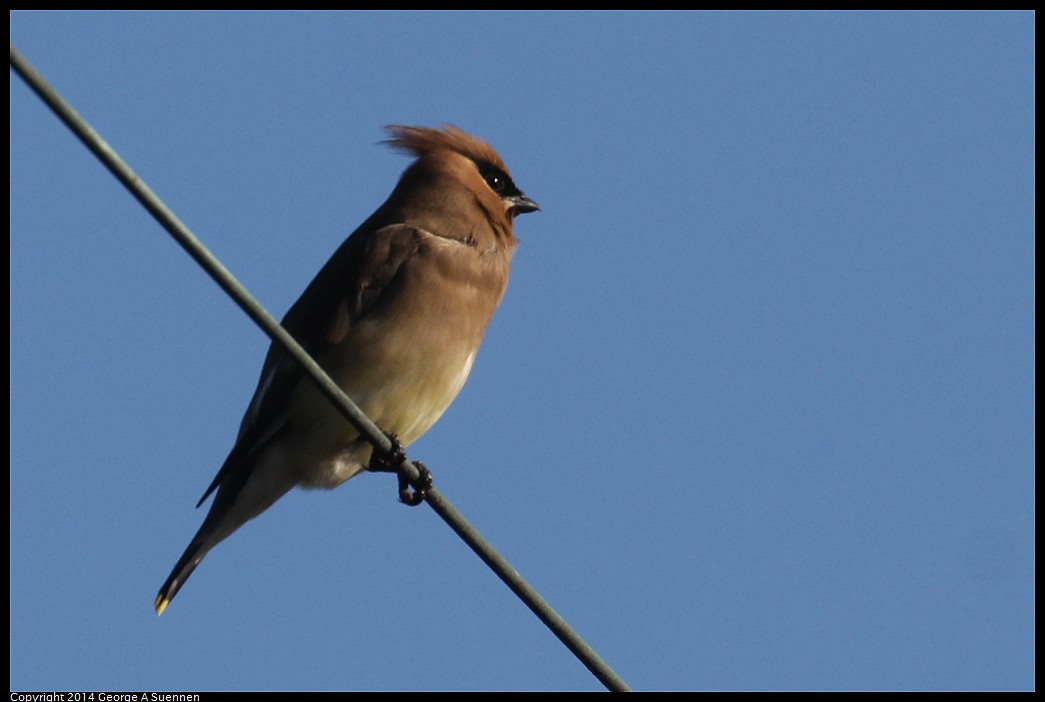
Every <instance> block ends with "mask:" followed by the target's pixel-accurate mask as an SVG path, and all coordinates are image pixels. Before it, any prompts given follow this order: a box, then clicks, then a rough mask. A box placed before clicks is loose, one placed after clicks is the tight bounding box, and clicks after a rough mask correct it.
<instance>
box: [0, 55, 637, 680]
mask: <svg viewBox="0 0 1045 702" xmlns="http://www.w3.org/2000/svg"><path fill="white" fill-rule="evenodd" d="M11 67H12V68H13V69H14V70H15V72H16V73H17V74H18V75H19V76H20V77H21V78H22V80H24V81H25V82H26V84H27V85H28V86H29V87H30V88H31V89H32V90H33V92H35V93H36V94H37V96H38V97H39V98H40V99H41V100H43V101H44V103H45V104H47V106H48V107H50V108H51V111H52V112H54V113H55V115H57V117H58V118H59V119H60V120H62V122H64V123H65V125H66V126H67V127H68V128H69V129H70V130H71V131H72V132H73V133H74V134H75V135H76V136H77V137H78V138H79V139H80V141H81V142H83V144H84V146H86V147H87V148H88V149H89V150H90V151H91V152H92V153H93V154H94V155H95V156H97V157H98V159H99V160H100V161H101V162H102V164H103V165H104V166H105V167H106V168H108V169H109V171H110V172H111V173H112V174H113V175H114V176H116V179H117V180H119V181H120V182H121V183H123V185H124V187H126V188H127V190H128V191H130V193H131V195H133V196H134V198H135V199H136V200H138V202H140V203H141V204H142V206H143V207H144V208H145V209H146V210H148V211H149V213H150V214H152V216H153V218H155V219H156V221H157V222H159V223H160V226H162V227H163V228H164V229H166V230H167V232H168V233H169V234H170V235H171V236H172V237H173V238H174V240H175V241H177V242H178V244H179V245H180V246H181V247H182V248H183V249H185V251H186V253H188V254H189V255H190V256H191V257H192V258H193V259H194V260H195V261H196V262H197V263H198V264H200V266H201V267H202V268H203V269H204V270H205V271H206V272H207V274H208V275H209V276H210V277H211V278H213V279H214V281H215V282H216V283H217V284H218V285H219V286H220V287H221V289H222V290H224V291H225V292H226V293H227V294H228V295H229V297H231V298H232V299H233V301H234V302H235V303H236V304H237V305H239V306H240V308H241V309H242V310H243V311H244V312H246V313H247V316H248V317H250V318H251V319H253V320H254V322H255V324H257V325H258V326H259V327H261V329H262V330H263V331H264V332H265V333H266V334H268V336H269V337H271V338H272V340H273V341H274V342H276V343H278V344H280V345H281V346H283V347H284V348H285V349H286V351H287V353H289V354H290V356H291V357H292V358H293V359H294V360H295V361H297V362H298V363H299V364H300V365H301V367H302V368H303V369H304V370H305V373H306V374H307V375H308V376H309V378H311V379H312V382H314V383H315V384H316V386H317V387H318V388H319V389H320V391H321V392H322V393H323V394H324V395H326V397H327V399H329V400H330V402H332V403H333V404H334V406H335V407H336V408H337V409H338V411H340V412H341V414H343V415H344V416H345V418H346V419H347V420H348V421H349V422H350V423H351V424H352V426H354V427H355V428H356V429H358V430H359V432H360V434H361V435H363V436H364V437H366V438H367V440H368V441H370V443H371V444H373V446H374V447H375V448H376V449H377V450H379V451H383V452H388V451H389V450H391V449H392V443H391V441H389V439H388V437H387V436H385V434H384V432H382V431H381V430H380V429H379V428H378V426H377V425H376V424H374V423H373V422H372V421H370V419H369V418H368V417H367V416H366V415H365V414H363V412H362V411H361V410H360V409H359V408H358V407H356V405H355V403H353V402H352V400H351V399H350V398H349V397H348V396H347V395H345V393H344V392H343V391H342V390H341V388H340V387H338V385H337V384H336V383H335V382H334V381H333V380H331V379H330V377H329V376H328V375H327V374H326V373H325V372H324V371H323V369H322V368H320V366H319V364H317V363H316V362H315V361H314V360H313V359H312V357H311V356H309V355H308V353H307V352H306V351H305V350H304V349H303V348H302V347H301V345H300V344H298V343H297V341H295V340H294V338H293V337H292V336H291V335H290V334H289V333H287V331H286V330H285V329H284V328H283V327H282V326H281V325H280V324H279V322H278V321H276V319H275V317H273V316H272V315H271V314H269V313H268V311H267V310H266V309H265V308H264V307H263V306H262V305H261V303H260V302H258V301H257V300H256V299H255V298H254V297H253V296H252V295H251V294H250V292H248V291H247V289H246V288H245V287H244V286H243V285H242V284H241V283H240V282H239V281H238V280H236V278H235V276H233V275H232V273H231V272H230V271H229V270H228V269H227V268H226V267H225V266H224V265H223V264H222V263H221V261H219V260H218V258H217V257H216V256H214V254H212V253H211V252H210V251H209V250H208V249H207V247H206V246H204V245H203V243H202V242H200V240H199V239H197V238H196V236H195V235H193V233H192V232H191V231H189V228H188V227H186V226H185V225H184V224H183V223H182V222H181V220H179V219H178V217H177V216H176V215H175V214H174V213H173V212H171V211H170V210H169V209H168V208H167V206H166V205H165V204H164V203H163V201H162V200H160V198H159V197H158V196H157V195H156V194H155V193H154V192H153V191H152V190H151V189H150V188H149V186H148V185H146V184H145V182H144V181H143V180H142V179H141V178H139V177H138V175H137V174H136V173H135V172H134V171H133V170H131V168H130V166H128V165H127V163H126V162H125V161H124V160H123V159H122V158H120V156H119V155H118V154H117V153H116V151H115V150H113V148H112V147H111V146H109V144H108V143H106V141H105V140H104V139H102V137H101V135H99V134H98V132H96V131H95V130H94V129H93V128H92V127H91V126H90V124H88V123H87V121H86V120H84V119H83V118H82V117H80V115H79V114H77V112H76V110H74V109H73V108H72V106H71V105H69V103H67V102H66V101H65V100H64V99H63V98H62V96H61V95H59V94H58V92H57V91H56V90H55V89H54V88H53V87H51V85H50V84H49V83H48V82H47V81H46V80H44V78H43V76H41V75H40V74H39V73H38V72H37V71H36V69H34V68H33V67H32V66H31V65H30V64H29V62H28V61H26V60H25V58H24V57H22V55H21V54H20V53H18V51H17V50H16V49H15V47H14V44H11ZM399 473H400V476H402V477H404V478H405V479H406V480H407V481H409V482H410V483H411V484H415V483H418V481H419V480H420V478H421V475H420V472H419V471H418V469H417V467H416V466H415V465H414V464H413V463H411V462H410V461H408V460H406V459H404V460H403V463H402V465H401V466H399ZM425 501H426V502H427V503H428V504H429V505H430V506H431V507H432V509H433V510H435V512H436V514H438V515H439V516H440V517H441V518H442V519H443V521H444V522H446V523H447V524H448V525H449V526H450V528H451V529H453V530H454V532H455V533H457V535H458V536H460V537H461V539H462V540H463V541H464V542H465V543H466V544H467V545H468V546H469V548H471V549H472V550H473V551H475V553H476V554H477V555H478V556H479V558H481V559H482V560H483V562H484V563H486V565H487V566H489V567H490V568H491V569H492V570H493V571H494V573H496V574H497V577H499V578H500V579H501V580H502V581H503V582H504V584H505V585H507V586H508V587H509V589H511V591H512V592H514V593H515V594H516V596H517V597H519V598H520V599H521V600H522V601H523V603H524V604H525V605H526V606H527V607H529V608H530V610H531V611H532V612H533V613H534V614H536V615H537V617H538V618H539V619H540V620H541V621H542V622H544V625H545V626H547V627H548V628H549V629H550V630H551V631H552V633H554V634H555V635H556V636H557V637H558V638H559V640H560V641H562V642H563V644H565V645H566V647H567V648H568V649H570V651H572V652H573V654H574V655H575V656H576V657H577V658H578V659H579V660H580V661H581V662H582V663H583V664H584V665H585V666H586V667H587V668H588V670H590V671H591V672H592V674H593V675H594V676H595V677H596V678H598V679H599V681H600V682H601V683H602V684H603V685H605V686H606V688H607V689H609V690H612V691H617V692H628V691H630V689H631V688H629V687H628V685H627V683H625V682H624V680H623V679H621V678H620V676H618V675H617V674H616V673H615V672H614V671H613V669H612V668H610V667H609V665H607V664H606V662H605V661H603V660H602V658H600V657H599V655H598V654H597V653H596V652H595V651H594V649H592V648H591V646H589V645H588V644H587V643H586V642H585V641H584V639H582V638H581V637H580V635H579V634H577V632H576V631H574V630H573V629H572V628H571V627H570V625H569V624H568V623H567V622H566V620H565V619H563V618H562V617H561V616H560V615H559V614H558V612H556V611H555V610H554V609H553V608H552V606H551V605H550V604H548V603H547V602H546V601H545V600H544V598H542V597H541V596H540V594H538V592H537V591H536V590H535V589H534V588H533V587H532V586H531V585H530V584H529V583H528V582H526V580H524V579H523V577H522V576H521V575H520V574H519V573H518V572H517V571H516V570H515V568H513V567H512V566H511V564H510V563H508V561H507V560H505V559H504V557H503V556H501V554H500V553H498V552H497V550H496V549H494V547H493V546H491V545H490V543H489V542H487V541H486V539H484V538H483V537H482V535H481V534H480V533H479V532H478V531H477V530H476V529H475V527H473V526H472V525H471V524H470V523H469V522H468V520H467V519H465V518H464V517H463V516H462V515H461V513H460V512H458V511H457V510H456V509H455V508H454V506H453V505H452V504H451V503H450V501H449V500H448V499H446V498H445V497H444V496H443V495H442V493H440V492H439V491H438V490H436V489H435V488H427V489H426V492H425Z"/></svg>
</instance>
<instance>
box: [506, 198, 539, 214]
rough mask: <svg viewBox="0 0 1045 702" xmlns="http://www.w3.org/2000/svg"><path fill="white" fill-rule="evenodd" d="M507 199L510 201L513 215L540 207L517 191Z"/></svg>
mask: <svg viewBox="0 0 1045 702" xmlns="http://www.w3.org/2000/svg"><path fill="white" fill-rule="evenodd" d="M508 201H509V202H510V203H512V207H511V211H512V214H513V215H517V214H526V213H527V212H537V211H539V210H540V209H541V208H540V206H539V205H538V204H537V203H536V202H534V201H533V200H531V199H530V198H528V197H526V196H525V195H523V194H522V193H519V194H518V195H516V196H514V197H511V198H509V199H508Z"/></svg>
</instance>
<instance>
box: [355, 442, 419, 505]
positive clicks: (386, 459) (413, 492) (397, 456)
mask: <svg viewBox="0 0 1045 702" xmlns="http://www.w3.org/2000/svg"><path fill="white" fill-rule="evenodd" d="M385 436H387V437H388V440H389V441H390V442H392V448H390V449H389V450H388V451H382V450H380V449H377V448H375V449H374V450H373V452H372V453H371V454H370V463H369V464H368V465H367V470H369V471H372V472H375V473H395V474H396V475H397V476H398V477H399V501H400V502H402V503H403V504H404V505H409V506H411V507H416V506H417V505H419V504H421V503H422V502H424V501H425V496H426V495H427V493H428V490H429V489H430V488H431V487H432V473H431V471H429V470H428V469H427V468H425V466H424V464H423V463H421V461H412V463H413V465H414V467H415V468H417V472H418V473H420V476H418V478H417V480H415V481H414V482H413V483H411V482H410V481H409V480H408V479H407V477H406V475H404V474H403V471H402V470H400V466H402V465H403V461H405V460H406V451H405V450H403V444H402V443H400V441H399V437H398V436H396V435H395V434H390V433H385Z"/></svg>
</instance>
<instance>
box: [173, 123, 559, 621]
mask: <svg viewBox="0 0 1045 702" xmlns="http://www.w3.org/2000/svg"><path fill="white" fill-rule="evenodd" d="M385 129H386V131H387V133H388V138H387V139H385V140H384V141H383V142H382V143H384V144H387V145H388V146H390V147H392V148H393V149H395V150H396V151H399V152H402V153H405V154H407V155H410V156H413V157H414V160H413V162H412V163H411V164H410V165H409V166H408V167H407V168H406V170H405V171H404V172H403V174H402V176H401V177H400V178H399V181H398V183H397V184H396V186H395V188H393V190H392V193H391V194H390V195H389V196H388V199H387V200H385V202H384V203H383V204H382V205H381V206H380V207H378V209H377V210H376V211H375V212H374V213H373V214H372V215H370V217H368V218H367V219H366V220H365V221H364V222H363V223H362V224H361V225H360V226H359V227H358V228H357V229H356V230H355V231H354V232H352V234H351V235H349V236H348V238H347V239H345V241H344V242H343V243H342V244H341V245H340V246H339V247H338V248H337V250H336V251H335V252H334V254H333V255H332V256H331V258H330V259H329V260H328V261H327V263H326V264H325V265H324V266H323V267H322V268H321V269H320V271H319V273H318V274H316V277H315V278H314V279H313V280H312V282H311V283H310V284H309V285H308V287H306V288H305V291H304V292H303V293H302V294H301V297H300V298H298V300H297V301H296V302H295V303H294V304H293V305H292V306H291V307H290V309H289V310H288V311H287V313H286V315H285V316H284V317H283V320H282V324H283V327H284V328H285V329H286V330H287V331H288V332H289V333H290V334H291V335H292V336H293V337H294V338H295V339H296V340H297V341H298V343H300V344H301V345H302V346H303V347H304V348H305V350H306V351H308V352H309V353H310V354H311V355H312V357H313V358H315V359H316V361H317V362H318V363H319V365H320V366H321V367H322V368H323V369H324V370H325V371H326V372H327V374H329V375H330V377H331V378H332V379H333V380H334V381H335V382H336V383H337V384H338V385H339V386H340V387H341V388H342V389H343V390H344V391H345V393H346V394H347V395H348V396H349V397H350V398H351V399H352V400H353V401H354V402H355V403H356V404H357V405H358V406H359V407H360V409H362V410H363V412H364V413H365V414H366V415H367V416H368V417H370V419H372V420H373V421H374V422H375V423H376V424H377V425H378V426H379V427H380V428H381V429H382V430H383V431H385V432H387V433H389V434H391V435H393V436H395V437H398V439H399V440H400V441H401V442H402V445H403V446H405V445H408V444H409V443H410V442H412V441H414V440H416V439H417V438H418V437H420V436H421V435H422V434H424V433H425V432H426V431H427V430H428V429H429V428H430V427H431V426H432V425H433V424H434V423H435V421H436V420H438V419H439V417H440V416H441V415H442V414H443V412H444V411H445V410H446V409H447V407H448V406H449V405H450V403H451V402H452V401H453V400H454V398H455V397H456V396H457V394H458V393H459V392H460V391H461V388H462V387H463V386H464V383H465V381H466V380H467V378H468V375H469V373H470V371H471V369H472V364H473V363H474V361H475V357H476V352H477V351H478V349H479V346H480V344H481V343H482V340H483V336H484V335H485V332H486V328H487V325H488V324H489V323H490V320H491V318H492V317H493V314H494V311H495V309H496V308H497V306H498V305H499V304H500V302H501V299H502V298H503V297H504V293H505V289H506V287H507V284H508V274H509V269H510V266H511V261H512V256H513V254H514V253H515V250H516V247H517V243H518V242H517V240H516V238H515V234H514V220H515V217H516V216H517V215H519V214H524V213H528V212H536V211H538V210H539V209H540V208H539V207H538V205H537V203H536V202H534V201H533V200H531V199H530V198H529V197H527V196H526V195H525V194H524V193H523V192H522V191H521V190H519V188H518V187H516V185H515V183H514V182H513V181H512V178H511V175H510V174H509V173H508V168H507V167H506V166H505V165H504V161H502V160H501V157H500V156H499V155H498V153H497V152H496V151H495V150H494V149H493V147H491V146H490V145H489V144H488V143H487V142H486V141H484V140H482V139H481V138H479V137H476V136H474V135H472V134H469V133H467V132H465V131H462V130H461V129H459V128H457V127H455V126H453V125H445V126H443V127H441V128H432V127H409V126H402V125H389V126H387V127H385ZM372 453H374V451H373V449H372V447H371V445H370V444H369V442H368V441H367V440H366V439H364V438H362V437H361V436H360V434H359V432H358V431H357V430H356V429H355V428H353V427H352V425H351V424H349V423H348V421H347V420H345V419H344V417H343V416H342V415H341V414H340V413H339V412H338V411H337V410H336V409H335V408H334V407H333V405H332V404H331V403H330V402H329V401H328V400H327V399H326V398H325V397H323V396H322V395H321V394H320V392H319V391H318V390H317V389H316V387H315V386H314V385H313V383H312V382H311V380H309V379H307V378H306V376H305V375H304V372H303V371H302V370H301V369H300V367H299V366H298V364H297V363H296V362H294V361H293V360H292V359H291V358H290V357H289V355H288V354H287V353H286V352H285V351H284V350H283V348H282V346H280V345H279V344H276V343H273V344H272V345H271V346H270V347H269V351H268V354H267V356H266V357H265V362H264V364H263V366H262V371H261V376H260V378H259V380H258V385H257V388H256V390H255V391H254V395H253V397H252V399H251V401H250V404H249V405H248V406H247V410H246V413H245V414H244V417H243V420H242V422H241V423H240V428H239V432H238V434H237V437H236V441H235V443H234V445H233V447H232V449H231V451H230V452H229V454H228V457H227V458H226V459H225V462H224V463H223V464H222V466H221V468H220V469H219V470H218V473H217V475H216V476H215V478H214V480H213V481H212V482H211V484H210V486H209V487H208V488H207V490H206V491H205V492H204V494H203V497H202V498H200V501H199V502H198V503H197V505H196V506H197V508H198V507H200V506H201V505H202V504H203V503H204V502H205V501H206V500H207V498H208V497H210V496H211V495H212V494H213V495H214V500H213V502H212V504H211V507H210V511H209V512H208V513H207V516H206V518H205V519H204V520H203V524H202V525H201V526H200V528H199V530H198V531H197V532H196V534H195V536H193V538H192V540H191V541H190V542H189V545H188V547H187V548H186V549H185V552H184V553H183V554H182V556H181V558H180V559H179V560H178V562H177V563H176V564H175V566H174V568H173V570H172V571H171V574H170V577H168V578H167V581H166V582H165V583H164V584H163V586H162V587H161V588H160V591H159V594H157V596H156V600H155V603H154V606H155V609H156V613H157V615H160V614H163V612H164V610H165V609H167V606H168V605H169V604H170V602H171V600H172V599H173V598H174V596H175V595H176V594H177V593H178V590H179V589H180V588H181V587H182V586H183V585H184V584H185V581H186V580H187V579H188V577H189V576H190V575H191V574H192V572H193V571H194V570H195V569H196V567H197V566H198V565H199V564H200V562H201V561H202V560H203V558H204V557H205V556H206V555H207V553H208V552H210V551H211V549H213V548H214V547H215V546H217V545H218V544H219V543H220V542H222V541H223V540H225V539H226V538H227V537H228V536H230V535H231V534H232V533H233V532H235V531H236V530H237V529H239V528H240V527H241V526H243V524H245V523H246V522H247V521H249V520H251V519H253V518H254V517H256V516H258V515H259V514H261V513H262V512H264V511H265V510H266V509H268V508H269V507H270V506H272V504H274V503H275V502H276V501H277V500H278V499H279V498H281V497H282V496H283V495H284V494H286V493H287V492H289V491H290V489H291V488H294V487H297V486H300V487H303V488H326V489H332V488H334V487H337V486H338V485H340V484H342V483H343V482H345V481H346V480H348V479H349V478H352V477H353V476H355V475H358V474H359V473H360V472H361V471H363V470H365V469H366V468H367V467H368V465H369V463H370V461H371V460H372V458H376V456H372Z"/></svg>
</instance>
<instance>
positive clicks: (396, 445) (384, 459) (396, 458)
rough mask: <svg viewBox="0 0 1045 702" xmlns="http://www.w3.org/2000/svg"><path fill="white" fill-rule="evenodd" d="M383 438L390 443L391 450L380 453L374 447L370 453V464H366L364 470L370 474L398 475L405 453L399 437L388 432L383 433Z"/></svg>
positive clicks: (379, 450)
mask: <svg viewBox="0 0 1045 702" xmlns="http://www.w3.org/2000/svg"><path fill="white" fill-rule="evenodd" d="M385 436H387V437H388V440H389V441H390V442H391V444H392V448H390V449H388V450H387V451H382V450H381V449H379V448H376V447H375V448H374V450H373V451H371V452H370V463H369V464H367V467H366V469H367V470H369V471H371V472H372V473H398V472H399V466H401V465H402V464H403V461H405V460H406V451H405V450H404V449H403V444H402V443H401V442H400V441H399V437H398V436H396V435H395V434H392V433H389V432H385Z"/></svg>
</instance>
